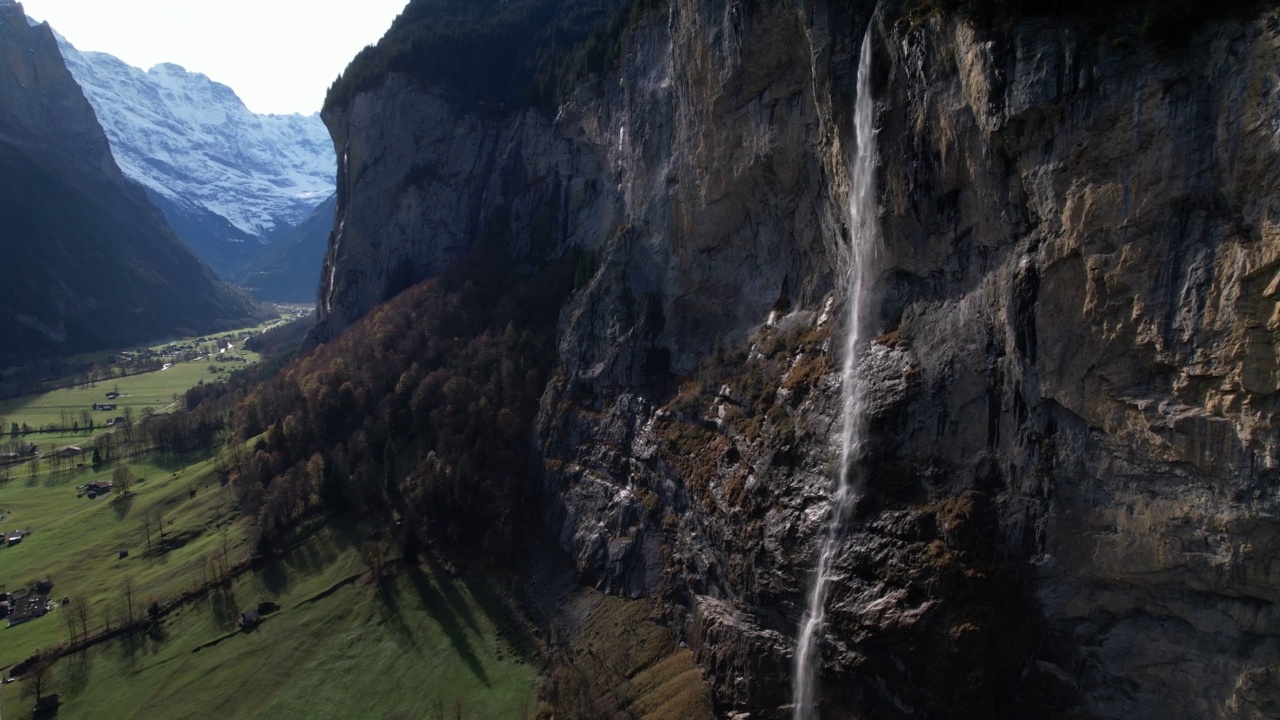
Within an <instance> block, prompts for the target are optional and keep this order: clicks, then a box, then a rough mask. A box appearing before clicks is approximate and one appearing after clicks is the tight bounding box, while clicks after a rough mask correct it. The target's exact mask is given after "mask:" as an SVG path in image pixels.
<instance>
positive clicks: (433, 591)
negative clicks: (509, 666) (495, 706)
mask: <svg viewBox="0 0 1280 720" xmlns="http://www.w3.org/2000/svg"><path fill="white" fill-rule="evenodd" d="M406 575H408V577H409V582H410V583H411V584H412V585H413V589H414V591H415V592H416V593H417V594H418V598H419V599H420V600H421V601H422V606H423V607H424V608H426V610H427V613H428V614H430V615H431V618H432V619H433V620H435V621H436V624H438V625H439V626H440V629H441V630H443V631H444V634H445V637H447V638H449V642H450V643H451V644H452V645H453V649H454V650H455V651H456V652H457V653H458V655H459V656H460V657H461V658H462V661H463V662H464V663H466V665H467V668H468V669H470V670H471V672H472V674H473V675H475V676H476V677H477V678H478V679H479V680H480V682H482V683H484V686H485V687H491V684H490V682H489V675H488V673H486V672H485V670H484V666H483V665H481V663H480V658H479V657H478V656H477V655H476V652H475V649H474V648H473V647H472V646H471V640H470V639H469V638H468V637H467V630H466V627H465V626H470V627H472V628H477V627H478V623H477V622H476V619H475V616H474V615H472V614H471V610H470V608H468V607H466V604H465V601H462V602H460V601H461V600H462V599H461V596H460V595H459V594H458V593H457V589H456V588H453V587H451V585H452V583H451V582H449V581H448V580H445V581H443V582H441V583H439V586H440V588H442V589H437V586H436V584H434V583H432V582H431V578H430V577H428V575H427V574H426V573H425V572H423V571H422V568H421V567H419V566H418V565H416V564H410V565H409V567H408V570H407V572H406ZM450 596H453V599H452V600H451V598H450Z"/></svg>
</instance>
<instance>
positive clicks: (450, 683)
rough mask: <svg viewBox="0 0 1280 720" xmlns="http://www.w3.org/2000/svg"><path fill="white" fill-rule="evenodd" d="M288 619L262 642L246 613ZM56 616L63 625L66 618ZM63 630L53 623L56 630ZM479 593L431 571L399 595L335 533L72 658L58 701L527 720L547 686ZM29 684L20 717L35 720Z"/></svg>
mask: <svg viewBox="0 0 1280 720" xmlns="http://www.w3.org/2000/svg"><path fill="white" fill-rule="evenodd" d="M263 600H271V601H274V602H276V603H278V604H279V605H280V606H281V609H280V610H278V611H276V612H273V613H270V614H268V615H266V616H265V619H264V621H263V622H262V623H261V624H260V625H259V626H258V627H256V628H255V629H253V630H251V631H243V630H240V629H238V627H237V619H238V615H239V613H240V612H241V611H242V610H244V609H246V608H250V607H254V606H256V605H257V603H259V602H261V601H263ZM55 614H56V613H55ZM45 620H49V618H45ZM499 627H500V624H499V623H496V622H495V621H494V620H493V619H492V618H491V615H490V614H489V613H487V612H486V610H485V607H484V605H483V604H482V603H481V602H480V600H479V599H478V598H477V596H476V595H475V594H473V593H472V592H471V590H470V588H469V586H468V585H467V584H466V583H463V582H460V581H455V580H451V579H447V578H442V577H441V576H439V575H437V574H433V573H430V572H428V571H415V572H410V573H406V574H403V575H402V576H401V577H400V578H398V579H397V580H395V581H393V582H392V584H390V585H389V586H387V587H385V588H378V587H375V586H373V585H371V584H370V582H369V580H368V573H367V572H365V571H364V567H363V565H362V563H361V561H360V559H359V557H358V554H357V553H356V552H355V550H354V548H353V547H352V546H351V545H350V544H349V543H347V542H346V541H345V540H344V539H343V538H342V537H341V536H340V534H337V533H334V532H332V531H321V532H319V533H317V534H316V535H315V536H313V537H312V538H310V539H308V540H307V541H306V542H305V543H303V544H302V545H301V546H299V547H298V548H296V549H295V551H294V552H293V553H292V554H291V555H290V556H289V558H287V559H286V560H283V561H280V562H278V563H276V564H275V565H273V566H270V567H267V568H264V569H263V570H261V571H259V572H255V573H250V574H246V575H243V576H241V577H240V578H239V579H238V580H237V582H236V583H235V584H234V586H233V587H232V589H231V590H230V591H229V592H227V593H224V594H218V595H215V596H212V597H209V598H206V599H204V600H202V601H199V602H198V603H196V604H194V605H190V606H187V607H185V608H184V609H183V610H182V611H180V612H178V613H176V614H174V615H171V616H169V617H168V618H166V619H165V621H164V624H163V626H162V629H161V631H160V633H159V634H153V635H139V636H134V637H132V638H125V639H120V640H116V641H112V642H110V643H107V644H104V645H101V646H98V647H95V648H92V649H91V650H89V651H88V652H87V653H79V654H77V655H75V656H71V657H68V658H64V659H63V660H61V661H59V662H58V663H57V664H56V665H55V667H54V675H53V680H52V683H51V690H52V691H54V692H60V693H62V695H63V698H62V700H63V705H62V708H61V710H60V711H59V714H58V716H59V717H62V718H95V719H98V720H101V719H110V718H142V717H155V718H175V719H176V718H209V717H218V718H262V719H263V720H266V719H268V718H272V719H274V718H281V719H284V720H288V719H290V718H297V719H298V720H303V719H309V718H352V717H359V718H374V719H380V718H390V717H428V716H430V714H431V712H432V710H433V709H434V708H436V707H437V706H439V707H443V708H446V709H447V711H448V712H449V713H450V714H449V715H448V716H449V717H452V716H453V715H452V712H453V709H454V707H455V705H456V704H461V706H462V707H463V708H464V713H463V717H467V718H515V717H521V716H522V713H525V712H526V711H528V710H530V709H532V708H533V707H534V688H535V683H536V680H537V674H536V671H535V670H534V668H533V667H531V666H530V665H529V664H527V663H526V662H525V661H524V660H523V659H522V658H521V657H520V656H519V654H518V653H516V652H515V651H514V650H513V649H512V648H510V647H509V646H508V645H507V644H506V642H505V641H504V640H502V639H501V636H500V634H499V632H498V628H499ZM19 685H20V683H15V684H13V685H8V686H4V688H5V689H4V690H3V692H4V700H5V703H4V706H5V708H6V717H9V718H25V717H28V715H29V713H28V712H27V711H28V709H29V707H30V705H31V701H30V700H29V699H26V700H23V699H22V698H21V697H20V691H19V690H18V686H19Z"/></svg>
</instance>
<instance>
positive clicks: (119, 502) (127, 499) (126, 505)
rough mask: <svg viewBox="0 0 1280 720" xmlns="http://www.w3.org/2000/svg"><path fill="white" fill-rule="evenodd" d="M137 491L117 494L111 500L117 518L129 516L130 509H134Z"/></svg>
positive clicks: (121, 518)
mask: <svg viewBox="0 0 1280 720" xmlns="http://www.w3.org/2000/svg"><path fill="white" fill-rule="evenodd" d="M137 497H138V495H137V493H132V492H125V494H123V495H117V496H116V498H115V499H114V500H112V501H111V509H112V510H115V512H116V519H117V520H123V519H125V518H126V517H129V511H130V510H132V509H133V503H134V501H135V500H136V499H137Z"/></svg>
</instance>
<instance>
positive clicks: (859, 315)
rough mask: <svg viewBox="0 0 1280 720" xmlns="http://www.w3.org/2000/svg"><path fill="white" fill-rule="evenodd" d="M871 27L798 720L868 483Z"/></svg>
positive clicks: (799, 665)
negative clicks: (832, 469) (844, 321)
mask: <svg viewBox="0 0 1280 720" xmlns="http://www.w3.org/2000/svg"><path fill="white" fill-rule="evenodd" d="M870 75H871V28H870V27H868V28H867V32H866V34H865V35H864V36H863V38H862V56H861V58H860V59H859V61H858V86H857V98H856V100H855V103H856V105H855V107H854V115H853V118H854V123H853V124H854V130H855V135H856V143H857V144H856V146H855V147H854V152H853V158H852V159H851V162H850V189H849V228H850V241H849V247H848V249H847V255H846V257H845V258H844V260H845V264H846V266H847V268H846V269H847V272H848V298H847V299H846V303H847V305H848V323H849V325H848V328H847V330H846V334H845V342H844V363H843V366H842V369H841V381H840V392H841V400H842V407H841V416H840V466H839V471H838V472H837V477H836V486H835V494H834V496H833V497H832V499H831V515H830V517H829V518H828V521H827V528H826V532H825V533H824V534H823V536H822V543H821V545H820V547H819V548H818V559H817V565H816V567H815V568H814V574H813V580H812V585H811V586H810V588H809V598H808V603H807V605H806V609H805V614H804V617H803V618H802V619H801V621H800V636H799V638H798V639H797V642H796V655H795V668H794V675H793V678H792V701H793V706H792V707H793V714H792V717H793V718H794V719H795V720H816V718H817V717H818V706H817V701H818V697H817V681H818V672H819V669H820V668H821V666H822V650H821V647H820V643H821V639H822V633H823V620H824V614H825V608H824V605H825V603H826V599H827V590H828V588H829V587H830V585H831V581H832V573H833V570H834V567H833V566H834V563H835V556H836V552H837V551H838V549H839V547H840V541H841V540H842V539H843V537H844V533H845V523H846V520H847V519H848V517H849V516H850V515H851V512H852V510H853V506H854V505H855V504H856V503H857V501H858V498H859V497H861V496H862V492H863V489H864V483H863V475H862V473H863V470H862V466H861V462H860V461H861V455H862V445H863V440H864V437H865V431H866V428H865V425H866V417H865V416H866V412H865V407H864V404H865V403H864V401H865V394H866V389H865V385H864V384H863V383H861V382H859V381H858V377H857V372H858V365H859V361H860V360H861V352H862V350H863V348H864V347H865V345H866V341H867V338H866V337H865V334H866V332H867V330H868V325H869V323H868V319H869V318H868V315H869V310H870V306H871V304H872V297H871V294H872V292H871V291H872V286H873V285H874V281H875V272H876V265H877V263H876V257H875V256H876V248H877V244H878V240H877V237H876V233H877V224H876V198H875V165H876V157H875V152H876V151H875V136H874V133H875V129H874V128H873V126H872V123H873V121H874V117H873V115H874V110H875V108H874V103H873V102H872V99H871V88H870V85H871V80H870Z"/></svg>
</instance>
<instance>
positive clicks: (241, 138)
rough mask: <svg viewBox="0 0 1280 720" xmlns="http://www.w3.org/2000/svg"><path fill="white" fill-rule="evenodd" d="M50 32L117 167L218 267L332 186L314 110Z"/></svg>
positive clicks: (259, 243)
mask: <svg viewBox="0 0 1280 720" xmlns="http://www.w3.org/2000/svg"><path fill="white" fill-rule="evenodd" d="M55 36H56V37H57V39H58V43H59V48H60V51H61V53H62V56H63V58H64V59H65V61H66V64H67V67H68V69H69V70H70V71H71V74H72V76H73V77H75V79H76V82H77V83H78V84H79V85H80V87H81V89H82V90H83V92H84V95H85V97H86V98H87V99H88V101H89V103H90V105H92V106H93V108H94V112H95V114H96V115H97V117H98V120H99V122H100V123H101V125H102V127H103V129H104V131H105V132H106V135H107V138H108V140H109V142H110V145H111V149H112V153H113V155H114V157H115V159H116V162H117V164H118V165H119V166H120V169H121V170H122V171H123V172H124V174H125V176H126V177H128V178H130V179H131V180H133V181H135V182H137V183H139V184H140V185H142V187H144V188H145V189H146V191H147V193H148V195H149V196H150V197H151V199H152V201H153V202H154V203H155V204H156V205H157V206H159V207H160V208H161V210H162V211H163V212H164V214H165V216H166V217H167V218H168V219H169V221H170V224H171V225H172V226H173V227H174V228H175V229H176V230H177V231H178V234H179V236H180V237H182V238H183V240H184V241H186V242H187V244H188V245H189V246H191V247H192V249H194V250H195V251H196V253H197V254H198V255H200V257H201V258H202V259H204V260H205V261H206V262H207V263H209V264H210V266H211V267H213V268H214V269H215V270H216V271H217V272H218V273H219V274H220V275H222V276H223V277H226V278H231V277H234V276H235V275H237V274H238V273H239V272H240V271H241V270H242V268H243V267H245V266H246V265H247V264H248V263H249V262H250V261H251V260H252V259H253V258H254V257H255V256H256V255H257V254H258V253H260V252H261V250H262V249H263V246H265V245H267V244H269V241H270V239H271V238H272V237H274V236H277V235H279V234H281V233H284V232H287V230H288V229H289V228H291V227H293V226H295V225H297V224H298V223H300V222H302V221H304V220H306V219H307V218H308V217H309V216H310V214H311V213H312V212H313V211H314V210H315V208H316V206H318V205H319V204H320V203H321V202H323V201H324V200H325V199H326V198H327V197H328V196H329V195H330V194H331V193H332V192H333V187H334V170H335V165H336V163H335V160H334V154H333V144H332V141H331V140H330V138H329V134H328V131H327V130H326V129H325V128H324V125H323V123H322V122H321V121H320V118H319V115H318V114H312V115H301V114H298V113H294V114H289V115H274V114H271V115H261V114H257V113H253V112H252V111H250V110H249V109H248V108H247V107H245V105H244V103H243V102H242V101H241V100H240V98H239V96H237V95H236V93H235V91H234V90H232V89H231V88H230V87H228V86H226V85H224V84H222V83H219V82H216V81H214V80H212V79H210V78H209V77H208V76H207V75H204V74H203V73H198V72H189V71H187V70H186V69H185V68H183V67H182V66H181V65H178V64H176V63H159V64H157V65H155V66H153V67H152V68H150V69H149V70H145V71H144V70H142V69H140V68H136V67H134V66H132V65H129V64H128V63H126V62H124V61H123V60H120V59H119V58H117V57H115V56H113V55H110V54H108V53H102V52H94V51H80V50H78V49H77V48H75V46H74V45H72V44H71V43H70V42H68V41H67V40H66V39H65V38H63V37H61V36H60V35H57V33H56V32H55Z"/></svg>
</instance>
